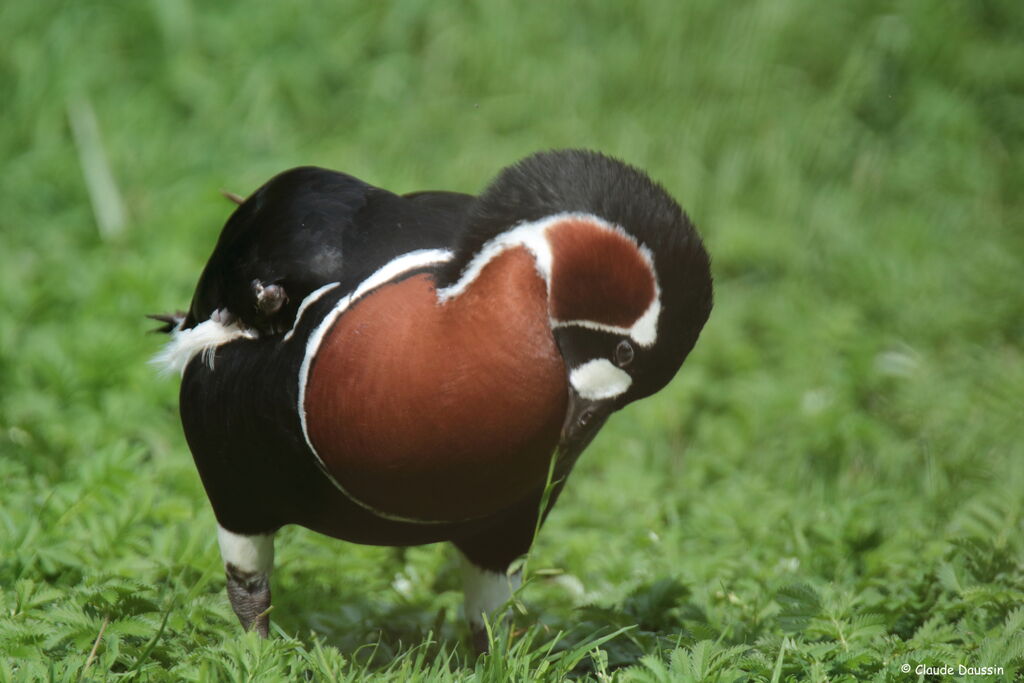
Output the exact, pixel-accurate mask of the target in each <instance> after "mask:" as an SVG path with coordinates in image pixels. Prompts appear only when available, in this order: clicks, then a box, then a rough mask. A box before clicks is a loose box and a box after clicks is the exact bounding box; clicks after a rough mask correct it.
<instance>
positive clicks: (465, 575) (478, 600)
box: [460, 553, 522, 652]
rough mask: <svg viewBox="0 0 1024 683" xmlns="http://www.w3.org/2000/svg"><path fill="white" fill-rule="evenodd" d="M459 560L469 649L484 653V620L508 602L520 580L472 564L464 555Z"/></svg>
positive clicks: (514, 575)
mask: <svg viewBox="0 0 1024 683" xmlns="http://www.w3.org/2000/svg"><path fill="white" fill-rule="evenodd" d="M460 557H461V559H462V590H463V594H464V596H465V605H464V609H465V615H466V621H467V622H468V623H469V630H470V635H471V637H472V639H473V648H474V649H475V650H476V651H477V652H486V651H487V629H486V627H485V626H484V616H487V617H488V618H494V612H495V610H497V609H499V608H500V607H501V606H502V605H504V604H505V603H506V602H508V599H509V598H510V597H512V593H513V592H514V591H515V590H516V589H517V588H519V586H520V585H521V583H522V576H521V575H520V574H519V573H518V572H517V573H515V574H513V575H511V576H509V575H507V574H506V573H505V572H503V571H494V570H492V569H486V568H484V567H481V566H479V565H477V564H476V563H474V562H473V560H471V559H469V558H468V557H466V555H465V554H464V553H460ZM491 623H494V622H493V621H492V622H491Z"/></svg>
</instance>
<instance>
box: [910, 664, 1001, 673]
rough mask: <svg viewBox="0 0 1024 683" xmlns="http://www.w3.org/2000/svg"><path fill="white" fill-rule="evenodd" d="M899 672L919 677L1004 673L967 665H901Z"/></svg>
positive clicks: (996, 667) (993, 669)
mask: <svg viewBox="0 0 1024 683" xmlns="http://www.w3.org/2000/svg"><path fill="white" fill-rule="evenodd" d="M900 671H902V672H903V673H905V674H909V673H911V672H913V673H915V674H917V675H919V676H922V675H923V676H1003V675H1005V674H1006V672H1005V671H1004V670H1003V667H1001V666H972V665H968V664H918V665H916V666H913V665H911V664H903V665H901V666H900Z"/></svg>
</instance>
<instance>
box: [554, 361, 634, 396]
mask: <svg viewBox="0 0 1024 683" xmlns="http://www.w3.org/2000/svg"><path fill="white" fill-rule="evenodd" d="M632 383H633V378H632V377H630V376H629V373H628V372H626V371H625V370H622V369H620V368H617V367H615V366H614V365H612V362H611V361H609V360H606V359H604V358H595V359H594V360H591V361H587V362H586V363H584V364H583V365H581V366H579V367H576V368H573V370H572V372H570V373H569V384H571V385H572V388H573V389H575V390H576V393H577V394H579V395H580V397H581V398H585V399H588V400H590V401H600V400H601V399H605V398H612V397H615V396H620V395H622V394H624V393H626V390H627V389H629V386H630V385H631V384H632Z"/></svg>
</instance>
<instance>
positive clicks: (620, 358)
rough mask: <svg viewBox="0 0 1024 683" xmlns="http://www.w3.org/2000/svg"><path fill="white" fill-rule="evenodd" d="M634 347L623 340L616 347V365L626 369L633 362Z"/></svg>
mask: <svg viewBox="0 0 1024 683" xmlns="http://www.w3.org/2000/svg"><path fill="white" fill-rule="evenodd" d="M633 355H634V353H633V345H632V344H630V343H629V342H628V341H626V340H625V339H623V340H622V341H620V342H619V345H618V346H616V347H615V364H616V365H618V366H619V367H620V368H624V367H626V366H627V365H629V364H630V363H632V362H633Z"/></svg>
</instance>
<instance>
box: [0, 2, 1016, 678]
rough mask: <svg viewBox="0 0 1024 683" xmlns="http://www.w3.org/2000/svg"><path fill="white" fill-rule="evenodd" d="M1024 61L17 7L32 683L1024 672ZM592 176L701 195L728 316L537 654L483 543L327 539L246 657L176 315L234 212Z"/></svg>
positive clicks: (595, 24) (536, 585)
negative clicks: (265, 203)
mask: <svg viewBox="0 0 1024 683" xmlns="http://www.w3.org/2000/svg"><path fill="white" fill-rule="evenodd" d="M385 5H389V6H385ZM1021 35H1024V9H1022V7H1021V5H1020V3H1019V2H1018V1H1016V0H1005V1H1002V2H1000V1H997V0H993V1H983V0H952V1H950V2H945V3H936V2H925V1H924V0H909V1H907V2H896V3H890V2H881V1H879V2H862V3H817V2H811V1H810V0H770V1H768V0H766V1H764V2H753V1H749V2H742V3H716V2H711V1H703V2H664V3H660V4H653V3H652V4H646V3H602V4H598V3H584V2H575V1H574V2H565V3H547V4H544V5H542V4H540V3H537V4H535V5H532V6H527V5H525V4H523V3H513V2H510V1H508V2H506V1H504V0H500V1H495V2H488V3H450V4H449V3H436V2H425V1H418V0H407V1H403V2H396V3H379V4H376V3H329V4H328V3H323V4H320V3H312V2H296V3H288V4H286V3H280V4H279V5H275V6H271V5H270V4H259V3H251V2H250V3H244V4H243V3H238V4H236V5H233V6H231V5H227V4H223V3H199V2H194V1H193V0H151V1H144V2H127V1H124V0H122V1H116V2H106V3H93V2H57V1H56V0H54V1H51V2H42V3H30V2H7V3H4V4H3V5H2V6H0V44H2V45H3V46H4V47H3V50H0V93H2V95H0V101H2V104H0V110H2V112H3V114H2V117H3V118H2V121H3V124H4V125H3V126H2V128H0V158H2V159H3V160H4V165H3V180H2V182H0V200H2V201H0V207H2V209H0V297H2V301H3V304H2V306H0V482H2V484H0V681H5V680H18V681H21V680H33V679H52V680H90V679H91V680H103V679H119V678H125V679H130V680H173V681H177V680H260V681H264V680H295V679H296V678H301V677H303V676H306V677H310V678H312V679H314V680H331V679H337V680H361V679H363V678H366V677H369V676H376V677H379V678H380V679H382V680H388V679H390V680H396V681H399V680H401V681H405V680H416V679H419V680H438V679H467V680H468V679H472V680H494V681H498V680H508V679H516V680H533V679H540V680H545V679H546V680H557V679H559V678H562V677H564V676H575V677H581V678H585V679H597V680H608V679H609V678H615V679H617V680H625V681H666V680H673V681H676V680H678V681H685V680H717V681H732V680H761V681H783V680H805V679H807V680H830V681H842V680H859V679H869V678H874V679H876V680H919V677H918V676H917V675H915V674H913V673H911V674H906V675H904V674H902V673H900V667H901V666H902V665H904V664H909V665H911V666H912V667H914V666H917V665H918V664H926V665H930V666H942V665H943V664H952V665H954V667H955V665H956V664H958V663H963V664H965V665H969V666H1002V667H1004V670H1005V672H1006V676H1007V677H1010V676H1012V675H1013V674H1014V672H1017V671H1022V670H1024V608H1022V602H1024V569H1022V567H1024V544H1022V532H1024V528H1022V527H1024V496H1022V491H1024V445H1022V444H1024V419H1022V418H1024V407H1022V406H1024V400H1022V399H1024V352H1022V346H1021V340H1022V339H1024V296H1022V285H1024V195H1022V194H1021V188H1022V187H1024V145H1022V142H1024V41H1022V40H1021V39H1020V37H1021ZM93 119H94V120H93ZM564 146H583V147H590V148H595V149H599V150H602V151H605V152H607V153H610V154H614V155H617V156H620V157H622V158H624V159H626V160H628V161H631V162H633V163H635V164H637V165H639V166H641V167H643V168H645V169H647V170H648V171H649V172H650V173H651V174H652V175H653V176H654V177H655V178H657V179H658V180H660V181H661V182H663V183H664V184H665V185H666V186H667V187H668V188H669V189H670V191H671V192H672V193H673V194H674V195H675V196H676V197H677V198H678V199H679V200H680V202H681V203H682V204H683V205H684V206H685V207H686V208H687V210H688V211H689V212H690V214H691V216H692V217H693V218H694V220H695V221H696V223H697V224H698V226H699V227H700V229H701V231H702V233H703V234H704V236H705V238H706V242H707V245H708V248H709V250H710V251H711V253H712V256H713V261H714V271H715V276H716V285H717V289H716V295H717V296H716V307H715V310H714V312H713V314H712V317H711V321H710V322H709V324H708V326H707V328H706V330H705V332H704V334H703V336H702V338H701V340H700V342H699V343H698V346H697V349H696V350H695V351H694V353H693V354H692V356H691V358H690V360H689V361H687V363H686V365H685V367H684V368H683V371H682V373H681V374H680V376H679V377H678V378H677V380H676V381H675V382H674V383H673V384H672V385H671V386H670V387H669V388H668V389H666V390H665V391H664V392H662V393H661V394H659V395H658V396H657V397H655V398H653V399H650V400H647V401H644V402H642V403H640V404H637V405H635V406H632V407H630V408H628V409H627V410H626V411H624V412H623V413H622V414H620V415H618V416H617V417H615V418H613V420H612V421H611V422H610V423H609V425H608V427H607V428H606V429H605V431H604V432H603V433H602V435H601V437H600V438H599V439H598V441H597V442H596V443H595V444H594V446H593V447H592V448H591V449H590V451H589V452H588V453H587V454H586V456H585V457H583V458H582V460H581V462H580V464H579V467H578V468H577V470H576V472H575V474H574V476H573V478H572V480H571V482H570V485H569V487H568V489H567V492H566V494H565V495H564V496H563V497H562V500H561V501H560V502H559V505H558V507H557V508H556V510H555V513H554V514H553V515H552V517H551V519H550V521H549V523H548V524H547V525H546V527H545V528H544V529H543V531H542V533H541V535H540V539H539V543H538V544H537V546H536V548H535V553H534V555H533V557H532V559H531V567H532V568H534V569H537V570H543V569H551V570H558V571H538V572H537V574H536V575H535V576H536V578H535V580H534V581H532V582H531V583H530V584H529V585H528V586H527V587H526V589H525V590H524V591H523V593H522V595H521V597H522V599H523V600H524V602H525V605H526V606H527V607H528V612H529V613H528V614H526V615H521V616H520V617H519V618H518V624H517V626H518V631H517V633H516V634H515V635H514V636H513V637H511V638H510V637H509V636H508V635H507V634H504V635H502V634H501V633H500V632H499V633H498V634H497V639H498V640H497V642H496V644H495V645H496V652H498V653H500V654H495V655H491V656H486V657H482V658H479V659H477V658H474V657H473V656H471V655H470V653H469V651H468V648H467V647H466V645H465V635H466V634H465V630H464V627H463V626H462V625H461V620H460V614H459V610H460V604H461V595H460V592H459V589H458V588H459V587H458V581H457V575H456V572H455V571H454V569H455V561H454V558H453V555H452V552H451V550H450V549H448V548H446V547H444V546H427V547H422V548H411V549H407V550H393V549H381V548H366V547H359V546H354V545H348V544H344V543H340V542H336V541H332V540H330V539H326V538H321V537H318V536H315V535H313V534H311V533H308V532H306V531H304V530H301V529H294V528H289V529H285V530H284V531H283V532H282V533H281V534H280V540H279V543H278V564H277V570H276V573H275V575H274V591H275V593H274V595H275V610H274V612H273V620H274V624H275V633H274V634H273V637H272V638H271V639H270V640H269V641H266V642H261V641H259V640H258V639H256V638H254V637H251V636H244V635H242V634H240V632H239V627H238V624H237V622H236V621H235V618H234V616H233V615H232V613H231V611H230V607H229V606H228V603H227V599H226V597H225V595H224V593H223V587H224V585H223V584H224V582H223V574H222V570H221V566H220V562H219V559H218V555H217V550H216V547H215V546H216V544H215V540H214V533H213V530H214V520H213V515H212V513H211V511H210V509H209V506H208V503H207V501H206V499H205V496H204V494H203V491H202V488H201V486H200V483H199V479H198V476H197V475H196V473H195V470H194V468H193V465H192V462H191V458H190V456H189V454H188V451H187V448H186V446H185V443H184V440H183V438H182V435H181V431H180V427H179V424H178V421H177V417H176V384H177V383H176V382H175V381H174V380H171V379H162V378H159V377H157V376H156V375H155V373H154V372H153V370H152V369H151V368H150V367H148V366H147V364H146V360H147V358H149V357H150V356H151V355H152V354H153V353H154V352H155V351H156V350H157V348H158V345H159V344H160V342H161V341H162V340H161V339H159V338H157V337H155V336H151V335H146V334H144V332H145V331H146V330H147V329H148V327H149V325H148V324H147V322H146V321H144V320H143V318H142V315H143V314H144V313H149V312H159V311H166V310H171V309H174V308H178V307H183V306H185V305H186V304H187V302H188V299H189V297H190V295H191V288H192V287H193V285H194V283H195V280H196V278H197V276H198V273H199V270H200V268H201V267H202V264H203V262H204V260H205V258H206V257H207V255H208V254H209V252H210V250H211V249H212V246H213V242H214V240H215V238H216V235H217V233H218V231H219V229H220V226H221V225H222V224H223V221H224V220H225V219H226V217H227V215H228V213H229V211H230V209H231V206H230V205H229V204H228V203H227V202H226V201H225V200H224V199H223V198H221V197H220V196H219V195H218V190H219V189H220V188H226V189H229V190H233V191H235V192H239V193H242V194H245V193H248V192H249V191H251V190H252V189H254V188H255V187H256V186H257V185H259V184H260V183H262V182H263V181H264V180H265V179H267V178H268V177H269V176H270V175H272V174H273V173H275V172H277V171H280V170H282V169H285V168H287V167H289V166H293V165H298V164H305V163H314V164H320V165H324V166H329V167H333V168H339V169H343V170H346V171H349V172H352V173H354V174H356V175H358V176H360V177H363V178H365V179H367V180H368V181H370V182H374V183H377V184H381V185H384V186H386V187H388V188H391V189H394V190H397V191H412V190H416V189H425V188H441V189H452V190H463V191H477V190H479V189H480V188H481V187H482V185H483V184H484V182H486V179H487V178H489V177H490V176H491V175H492V174H493V173H494V172H495V171H497V169H498V168H500V167H501V166H503V165H505V164H507V163H509V162H511V161H513V160H515V159H517V158H519V157H521V156H523V155H525V154H528V153H530V152H532V151H535V150H538V149H543V148H549V147H564ZM108 175H109V177H108ZM620 629H626V630H624V631H622V632H620V633H619V634H618V635H616V636H615V637H613V638H611V639H610V640H607V641H605V642H601V639H602V638H604V637H606V636H608V635H611V634H612V633H614V632H616V631H618V630H620ZM101 634H102V635H101ZM91 653H92V654H91ZM979 680H995V679H994V678H993V677H988V678H983V679H979Z"/></svg>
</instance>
